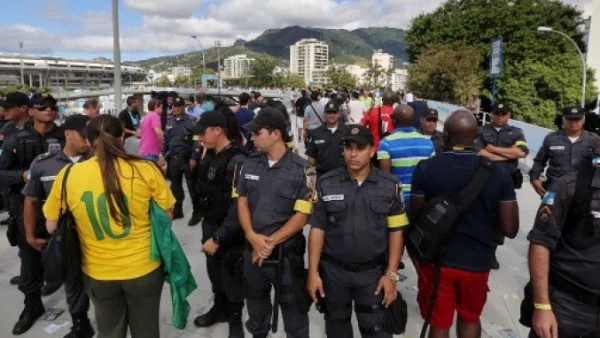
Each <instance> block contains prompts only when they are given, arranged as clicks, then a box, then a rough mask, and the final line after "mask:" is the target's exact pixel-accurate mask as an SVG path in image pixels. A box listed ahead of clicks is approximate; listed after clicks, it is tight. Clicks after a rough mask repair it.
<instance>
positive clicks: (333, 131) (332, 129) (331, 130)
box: [327, 127, 337, 134]
mask: <svg viewBox="0 0 600 338" xmlns="http://www.w3.org/2000/svg"><path fill="white" fill-rule="evenodd" d="M327 129H329V131H330V132H331V133H332V134H333V133H335V131H336V130H337V127H335V128H327Z"/></svg>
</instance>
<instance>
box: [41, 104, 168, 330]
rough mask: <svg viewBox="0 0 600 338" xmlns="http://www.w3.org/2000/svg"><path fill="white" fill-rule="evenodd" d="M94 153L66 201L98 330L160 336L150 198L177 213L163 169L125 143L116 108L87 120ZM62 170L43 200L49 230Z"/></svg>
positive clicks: (76, 172)
mask: <svg viewBox="0 0 600 338" xmlns="http://www.w3.org/2000/svg"><path fill="white" fill-rule="evenodd" d="M87 132H88V143H89V144H90V147H91V149H92V150H93V153H94V154H93V155H94V156H93V157H92V158H90V159H89V160H87V161H85V162H81V163H77V164H75V165H73V167H72V168H71V172H70V173H69V175H68V177H67V182H66V190H67V196H66V202H67V203H68V206H69V209H70V210H71V212H72V213H73V216H74V217H75V221H76V223H77V232H78V234H79V239H80V241H81V251H82V267H81V268H82V271H83V273H84V276H83V280H84V284H85V288H86V291H87V293H88V294H89V296H90V299H91V300H92V302H93V304H94V310H95V313H96V321H97V323H98V337H99V338H125V337H126V335H127V328H128V327H129V330H130V332H131V336H132V337H133V338H153V337H159V322H158V320H159V305H160V297H161V292H162V287H163V283H164V274H163V271H162V269H161V268H160V263H159V262H155V261H152V260H151V259H150V246H151V244H150V219H149V210H150V203H151V200H154V201H156V202H157V203H158V204H159V205H160V206H161V207H162V208H163V209H164V210H168V212H167V213H168V214H169V217H172V212H171V210H172V208H173V205H174V204H175V198H174V197H173V195H172V193H171V190H170V189H169V187H168V186H167V182H166V181H165V179H164V177H163V175H162V173H161V170H160V169H159V168H158V167H157V166H156V164H154V163H153V162H151V161H149V160H145V159H142V158H140V157H137V156H134V155H131V154H128V153H126V152H125V149H124V148H123V126H122V124H121V122H120V121H119V120H118V119H117V118H116V117H114V116H110V115H100V116H98V117H95V118H94V119H92V120H91V121H90V122H89V125H88V127H87ZM64 172H65V170H62V171H61V172H60V173H59V174H58V176H57V177H56V181H55V184H54V185H53V187H52V191H51V192H50V196H49V197H48V199H47V201H46V203H45V205H44V215H45V216H46V219H47V220H48V222H47V227H48V231H49V232H53V231H54V229H55V228H56V220H57V219H58V213H59V209H60V196H61V192H62V181H63V177H64Z"/></svg>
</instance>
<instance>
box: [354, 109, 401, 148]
mask: <svg viewBox="0 0 600 338" xmlns="http://www.w3.org/2000/svg"><path fill="white" fill-rule="evenodd" d="M393 112H394V107H392V106H381V121H380V120H379V107H373V109H371V111H370V112H369V115H368V116H365V117H363V119H362V121H361V122H360V123H361V124H362V125H363V126H365V127H368V128H369V130H370V131H371V135H373V140H374V142H375V148H377V147H378V146H379V141H381V138H380V137H379V124H381V126H382V127H383V128H381V132H382V133H391V132H392V131H393V130H394V124H393V123H392V118H391V117H390V115H392V113H393Z"/></svg>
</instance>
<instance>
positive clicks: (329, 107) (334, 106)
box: [325, 101, 340, 113]
mask: <svg viewBox="0 0 600 338" xmlns="http://www.w3.org/2000/svg"><path fill="white" fill-rule="evenodd" d="M329 111H336V112H339V111H340V104H339V103H338V102H336V101H333V102H328V103H327V104H326V105H325V112H326V113H327V112H329Z"/></svg>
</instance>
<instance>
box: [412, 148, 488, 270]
mask: <svg viewBox="0 0 600 338" xmlns="http://www.w3.org/2000/svg"><path fill="white" fill-rule="evenodd" d="M493 169H494V164H493V163H492V161H490V160H489V159H487V158H485V157H480V159H479V165H478V168H477V171H476V172H475V176H474V177H473V179H472V180H471V182H469V184H468V185H467V186H466V187H465V188H464V189H463V190H462V191H461V192H460V193H458V195H456V196H452V195H441V196H438V197H435V198H432V199H430V200H429V201H427V202H426V203H425V205H424V206H423V210H422V211H421V214H420V216H419V219H418V222H417V223H416V224H415V225H413V226H412V227H411V229H410V231H409V233H408V241H407V243H406V245H407V246H408V249H409V250H411V252H412V253H414V254H416V257H417V259H418V260H419V262H421V263H424V264H427V263H433V262H436V261H438V260H439V257H440V254H441V252H442V249H443V248H444V247H445V246H446V245H447V244H448V242H449V241H450V240H451V239H452V236H453V235H454V232H455V231H456V228H457V227H458V224H457V220H458V218H459V217H460V215H461V213H462V212H463V211H464V210H465V208H467V207H468V206H469V205H471V203H472V202H473V200H474V199H475V197H477V195H479V193H480V192H481V190H482V189H483V186H484V185H485V183H486V182H487V181H488V180H489V178H490V176H491V175H492V172H493Z"/></svg>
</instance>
